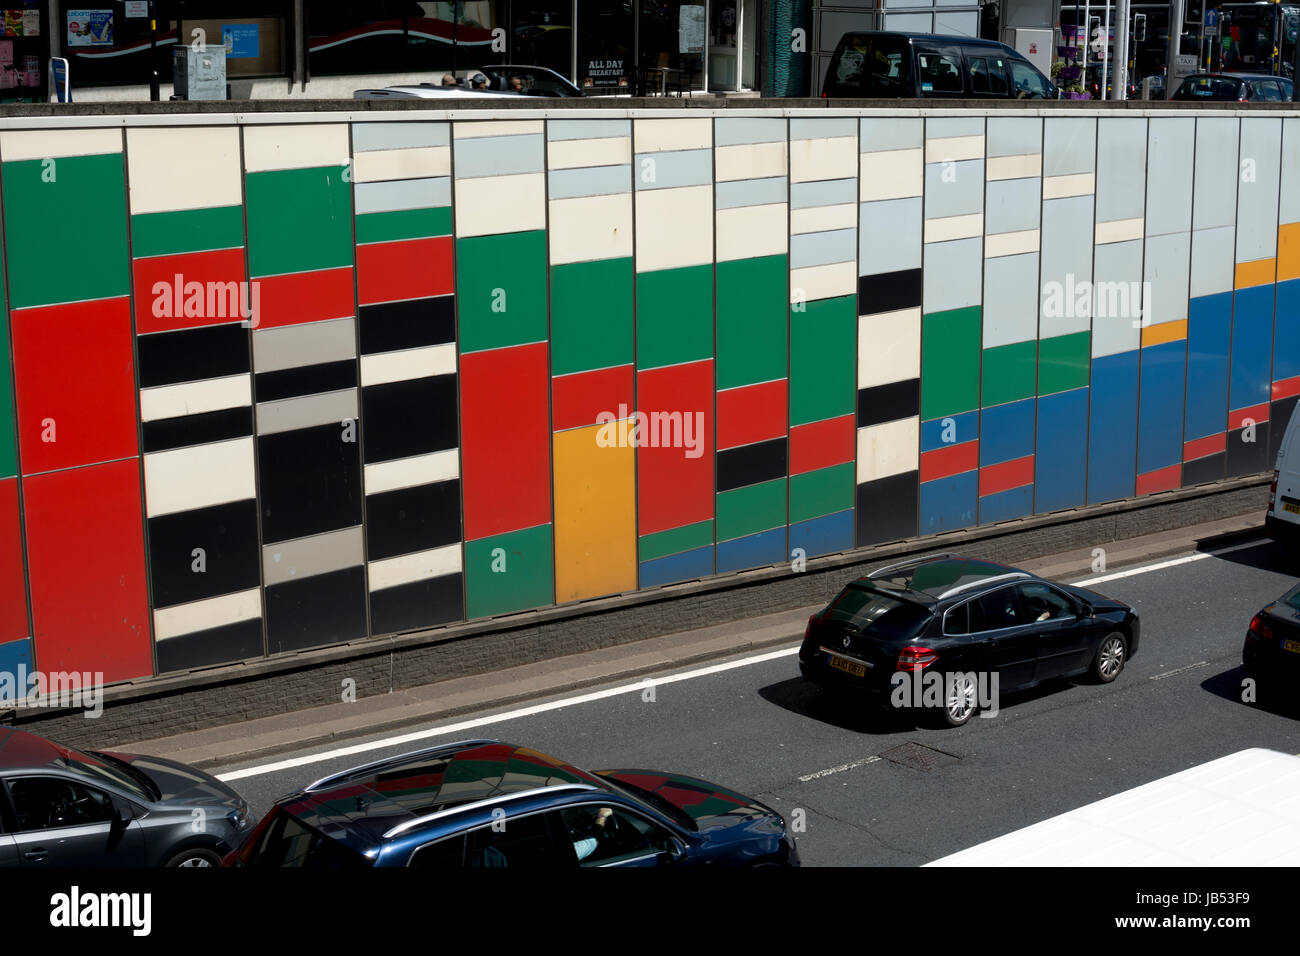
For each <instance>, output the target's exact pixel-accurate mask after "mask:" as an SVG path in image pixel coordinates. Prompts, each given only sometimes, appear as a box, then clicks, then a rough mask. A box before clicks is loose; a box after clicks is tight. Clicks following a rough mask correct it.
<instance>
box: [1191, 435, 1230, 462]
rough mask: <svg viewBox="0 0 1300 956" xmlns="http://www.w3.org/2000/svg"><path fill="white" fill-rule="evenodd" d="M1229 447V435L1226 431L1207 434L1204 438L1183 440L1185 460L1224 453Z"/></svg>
mask: <svg viewBox="0 0 1300 956" xmlns="http://www.w3.org/2000/svg"><path fill="white" fill-rule="evenodd" d="M1227 449H1228V436H1227V434H1226V433H1225V432H1219V434H1217V435H1206V436H1205V437H1204V438H1193V439H1192V440H1191V441H1188V442H1183V461H1195V460H1196V459H1197V458H1204V457H1205V456H1206V455H1218V454H1222V453H1223V452H1225V451H1227Z"/></svg>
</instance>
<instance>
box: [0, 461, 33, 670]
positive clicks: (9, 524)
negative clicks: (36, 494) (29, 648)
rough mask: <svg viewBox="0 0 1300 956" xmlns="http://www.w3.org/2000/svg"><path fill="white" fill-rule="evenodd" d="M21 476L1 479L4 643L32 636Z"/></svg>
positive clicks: (0, 634)
mask: <svg viewBox="0 0 1300 956" xmlns="http://www.w3.org/2000/svg"><path fill="white" fill-rule="evenodd" d="M29 636H30V635H29V634H28V633H27V575H26V573H25V572H24V571H23V537H22V528H21V524H20V522H19V520H18V479H17V478H5V479H3V480H0V644H3V643H5V642H6V641H19V640H22V639H23V638H25V637H29Z"/></svg>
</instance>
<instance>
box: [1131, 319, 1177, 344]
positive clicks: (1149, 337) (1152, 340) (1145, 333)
mask: <svg viewBox="0 0 1300 956" xmlns="http://www.w3.org/2000/svg"><path fill="white" fill-rule="evenodd" d="M1185 338H1187V320H1186V319H1179V320H1178V321H1177V322H1161V323H1160V324H1159V325H1148V326H1146V327H1145V328H1143V329H1142V347H1143V348H1146V347H1147V346H1148V345H1164V344H1165V343H1166V342H1177V341H1179V340H1180V339H1185Z"/></svg>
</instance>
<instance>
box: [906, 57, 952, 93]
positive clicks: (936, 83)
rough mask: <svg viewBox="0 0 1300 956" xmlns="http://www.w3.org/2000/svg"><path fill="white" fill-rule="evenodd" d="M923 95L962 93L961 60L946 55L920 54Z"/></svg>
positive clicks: (917, 59)
mask: <svg viewBox="0 0 1300 956" xmlns="http://www.w3.org/2000/svg"><path fill="white" fill-rule="evenodd" d="M916 65H917V70H918V72H919V73H920V77H919V79H920V82H921V94H922V95H927V94H930V95H937V94H943V93H961V92H962V82H961V60H959V59H958V58H957V57H955V56H950V55H948V54H944V53H918V54H917V57H916Z"/></svg>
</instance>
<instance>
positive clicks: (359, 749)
mask: <svg viewBox="0 0 1300 956" xmlns="http://www.w3.org/2000/svg"><path fill="white" fill-rule="evenodd" d="M1267 541H1268V539H1267V538H1260V539H1258V540H1255V541H1247V542H1246V543H1245V544H1238V545H1233V546H1232V547H1230V548H1221V549H1219V550H1217V551H1205V552H1200V553H1197V554H1190V555H1187V556H1186V557H1183V558H1174V559H1173V560H1170V561H1160V562H1158V563H1156V564H1148V565H1143V566H1141V567H1137V568H1130V569H1129V570H1127V571H1118V572H1116V573H1114V574H1104V575H1101V576H1100V577H1093V578H1085V579H1083V580H1082V581H1072V582H1070V583H1071V584H1075V585H1087V584H1100V583H1102V582H1104V581H1114V580H1117V579H1119V578H1129V577H1134V576H1135V575H1138V574H1146V573H1148V572H1151V571H1163V570H1164V569H1165V568H1172V567H1177V566H1178V565H1180V564H1189V563H1191V562H1193V561H1201V560H1204V559H1205V558H1214V557H1218V556H1219V555H1221V554H1229V553H1231V552H1233V551H1241V550H1243V549H1244V548H1253V547H1256V546H1257V545H1260V544H1264V543H1266V542H1267ZM797 653H799V648H798V646H795V647H787V648H783V649H782V650H779V651H768V652H767V653H765V654H755V655H754V656H753V657H745V658H741V659H740V660H736V661H728V662H727V663H725V664H713V665H710V666H709V667H699V668H696V669H695V670H690V671H684V672H683V673H681V674H671V675H669V676H668V677H655V678H646V679H644V680H640V681H637V682H636V683H635V684H620V685H619V686H617V687H610V688H607V689H605V690H598V691H593V692H592V693H590V694H579V695H577V696H576V697H566V698H564V699H563V700H553V701H550V702H548V703H545V704H534V705H533V706H531V707H520V708H518V709H516V710H510V711H506V712H505V713H501V714H493V715H491V716H489V717H476V718H474V719H473V720H462V721H458V722H457V723H454V724H445V725H443V726H440V727H430V728H428V729H426V730H417V731H414V732H412V733H409V734H399V735H397V736H395V737H385V738H384V739H382V740H371V741H369V742H367V743H362V744H353V745H351V746H349V747H337V748H335V749H334V750H325V751H322V752H320V753H315V754H307V755H305V756H302V757H290V758H288V759H286V760H276V761H274V762H272V763H265V764H259V765H258V766H255V767H245V768H244V769H242V770H232V771H230V772H229V773H223V774H218V775H217V779H218V780H223V781H226V782H227V783H228V782H230V781H232V780H244V779H247V778H248V777H258V776H261V775H262V774H268V773H276V772H277V771H280V770H292V769H293V768H294V767H305V766H307V765H309V764H313V763H321V762H323V761H326V760H334V759H336V758H338V757H350V756H352V755H353V754H361V753H366V752H368V751H371V750H383V749H385V748H387V747H396V746H400V745H402V744H408V743H412V742H414V741H417V740H428V739H430V738H432V737H444V736H447V735H448V734H457V733H461V732H462V731H466V730H472V729H474V728H475V727H486V726H489V725H491V724H498V723H502V722H503V721H507V720H517V719H518V718H520V717H531V716H533V715H534V714H544V713H547V712H548V711H552V710H562V709H564V708H566V707H576V706H577V705H579V704H589V703H591V702H592V701H596V700H605V699H606V698H609V697H618V696H619V695H621V694H634V693H637V692H639V691H644V690H645V689H646V688H648V687H657V686H659V685H662V684H675V683H677V682H678V681H684V680H694V679H695V678H697V677H707V676H708V675H710V674H720V673H722V672H723V671H729V670H734V669H736V668H738V667H748V666H750V665H751V664H761V663H763V662H764V661H773V660H777V659H779V658H782V657H791V656H793V655H795V654H797ZM1194 666H1195V665H1194ZM1173 673H1177V672H1176V671H1171V672H1170V674H1173ZM1161 676H1165V677H1168V676H1170V675H1169V674H1165V675H1161ZM878 759H880V758H878V757H871V758H869V759H868V760H866V761H864V762H863V763H871V762H873V761H875V760H878ZM861 765H862V764H860V763H855V764H845V765H844V766H842V767H832V768H831V769H830V770H823V771H818V772H817V773H815V774H812V775H811V776H809V777H807V778H804V777H800V778H799V779H800V780H801V781H804V782H807V780H812V779H815V778H816V777H819V776H826V775H828V774H831V773H839V772H840V771H843V770H849V769H851V768H853V767H856V766H861Z"/></svg>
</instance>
